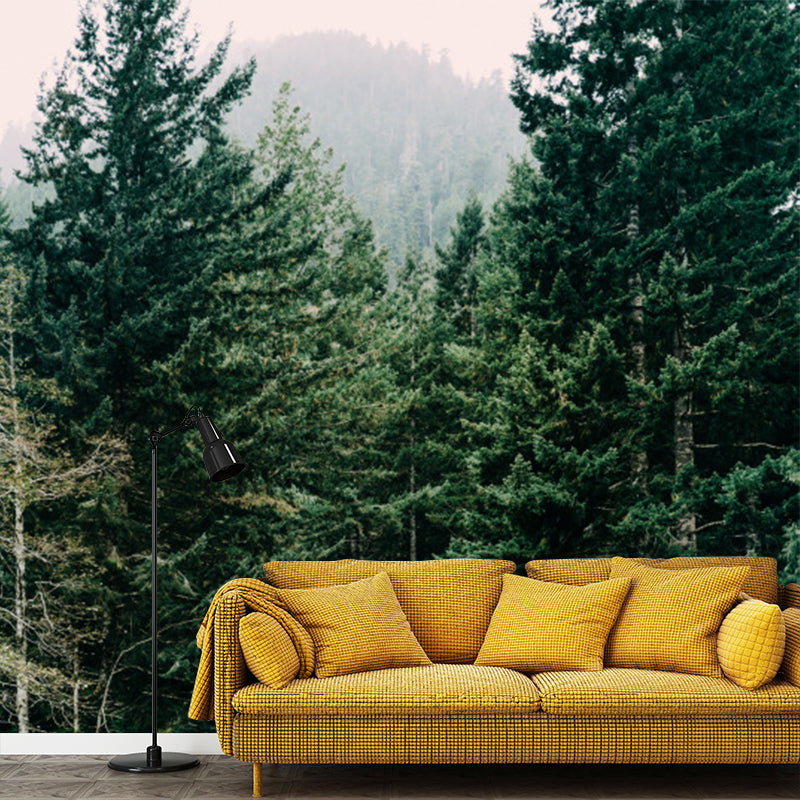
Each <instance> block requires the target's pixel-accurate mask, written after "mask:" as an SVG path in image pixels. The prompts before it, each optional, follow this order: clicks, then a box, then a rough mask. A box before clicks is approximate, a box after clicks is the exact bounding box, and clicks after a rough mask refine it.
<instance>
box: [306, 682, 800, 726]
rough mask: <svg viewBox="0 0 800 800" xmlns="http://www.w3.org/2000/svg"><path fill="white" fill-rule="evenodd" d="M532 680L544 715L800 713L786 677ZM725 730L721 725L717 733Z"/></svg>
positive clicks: (799, 693)
mask: <svg viewBox="0 0 800 800" xmlns="http://www.w3.org/2000/svg"><path fill="white" fill-rule="evenodd" d="M531 680H532V681H533V683H534V684H535V685H536V688H537V689H538V690H539V695H540V697H541V701H542V709H543V710H544V711H545V712H547V713H548V714H568V715H577V716H580V717H584V718H585V717H589V716H593V715H598V716H612V717H615V716H627V715H630V716H652V717H661V718H664V717H671V716H675V717H683V718H687V717H697V716H712V717H715V716H729V715H731V716H740V715H741V716H749V717H753V716H756V715H762V714H763V715H775V716H778V715H782V714H795V715H796V714H798V713H800V689H798V688H797V687H796V686H792V684H791V683H789V682H788V681H784V680H777V681H772V683H770V684H769V685H767V686H762V687H761V688H760V689H756V690H755V691H752V692H750V691H747V690H746V689H742V688H740V687H739V686H737V685H736V684H735V683H733V682H732V681H728V680H725V679H723V678H709V677H708V676H706V675H687V674H685V673H681V672H662V671H657V670H646V669H620V668H615V667H612V668H610V669H604V670H602V671H601V672H543V673H540V674H537V675H532V676H531ZM295 683H297V681H295ZM640 730H643V728H642V729H640ZM723 731H724V726H720V728H718V729H717V735H723Z"/></svg>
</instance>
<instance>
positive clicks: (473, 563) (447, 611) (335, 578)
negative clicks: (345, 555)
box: [264, 558, 515, 664]
mask: <svg viewBox="0 0 800 800" xmlns="http://www.w3.org/2000/svg"><path fill="white" fill-rule="evenodd" d="M514 568H515V565H514V562H513V561H501V560H494V559H477V558H455V559H441V560H431V561H361V560H355V559H343V560H341V561H270V562H269V563H267V564H265V565H264V571H265V573H266V576H267V580H268V581H269V583H271V584H272V585H273V586H276V587H278V588H279V589H306V588H317V587H324V586H336V585H339V584H343V583H350V582H352V581H356V580H359V579H362V578H367V577H369V576H371V575H376V574H377V573H379V572H386V573H387V574H388V575H389V577H390V578H391V581H392V586H393V588H394V591H395V594H396V595H397V599H398V600H399V601H400V607H401V608H402V609H403V613H404V614H405V615H406V618H407V619H408V622H409V624H410V625H411V630H412V631H413V632H414V635H415V636H416V637H417V640H418V641H419V643H420V644H421V645H422V648H423V650H425V652H426V653H427V654H428V657H429V658H430V659H431V660H432V661H435V662H444V663H451V664H472V663H473V662H474V661H475V657H476V656H477V655H478V650H480V647H481V644H482V643H483V639H484V636H485V635H486V630H487V628H488V627H489V620H490V619H491V618H492V612H493V611H494V608H495V606H496V605H497V601H498V599H499V598H500V592H501V590H502V588H503V583H502V578H503V575H504V574H506V573H510V572H513V571H514Z"/></svg>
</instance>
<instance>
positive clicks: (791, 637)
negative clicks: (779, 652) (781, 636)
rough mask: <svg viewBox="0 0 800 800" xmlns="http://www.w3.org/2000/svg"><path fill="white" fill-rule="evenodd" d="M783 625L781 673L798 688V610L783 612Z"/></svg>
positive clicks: (799, 624) (799, 632) (788, 609)
mask: <svg viewBox="0 0 800 800" xmlns="http://www.w3.org/2000/svg"><path fill="white" fill-rule="evenodd" d="M783 625H784V628H785V629H786V646H785V648H784V651H783V664H782V665H781V672H783V676H784V678H786V680H788V681H789V682H791V683H793V684H794V685H795V686H798V687H800V608H787V609H786V610H784V611H783Z"/></svg>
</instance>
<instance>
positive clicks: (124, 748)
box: [0, 733, 222, 756]
mask: <svg viewBox="0 0 800 800" xmlns="http://www.w3.org/2000/svg"><path fill="white" fill-rule="evenodd" d="M152 743H153V734H152V733H0V755H72V754H75V755H109V756H114V755H125V754H126V753H144V752H145V751H146V750H147V747H148V746H149V745H151V744H152ZM158 744H159V746H160V747H161V748H162V750H164V751H165V752H173V753H175V752H177V753H191V754H193V755H220V754H221V753H222V750H221V749H220V746H219V739H217V734H216V733H159V734H158Z"/></svg>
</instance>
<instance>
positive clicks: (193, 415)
mask: <svg viewBox="0 0 800 800" xmlns="http://www.w3.org/2000/svg"><path fill="white" fill-rule="evenodd" d="M201 416H203V412H202V410H201V409H200V407H199V406H192V407H191V408H190V409H189V410H188V411H187V412H186V416H185V417H184V418H183V420H182V421H181V422H179V423H178V424H177V425H175V426H173V427H172V428H167V430H165V431H150V437H149V438H150V444H151V445H153V448H154V449H155V448H156V447H158V443H159V442H160V441H161V440H162V439H163V438H164V437H165V436H169V435H170V434H171V433H175V432H176V431H183V430H186V429H187V428H191V427H192V426H193V425H196V424H197V420H198V418H199V417H201Z"/></svg>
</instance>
